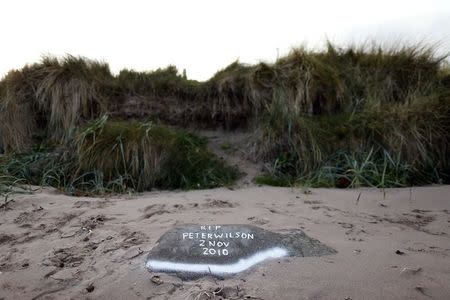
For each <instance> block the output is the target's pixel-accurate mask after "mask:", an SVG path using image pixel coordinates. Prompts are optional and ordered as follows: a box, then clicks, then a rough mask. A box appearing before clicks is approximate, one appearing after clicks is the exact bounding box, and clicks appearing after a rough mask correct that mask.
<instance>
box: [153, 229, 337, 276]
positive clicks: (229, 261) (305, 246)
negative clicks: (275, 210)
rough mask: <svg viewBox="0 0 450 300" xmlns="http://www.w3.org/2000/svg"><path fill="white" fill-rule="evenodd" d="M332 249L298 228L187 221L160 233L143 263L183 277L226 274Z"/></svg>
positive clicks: (325, 253) (324, 253) (155, 269)
mask: <svg viewBox="0 0 450 300" xmlns="http://www.w3.org/2000/svg"><path fill="white" fill-rule="evenodd" d="M334 253H336V251H335V250H334V249H332V248H330V247H328V246H326V245H324V244H322V243H320V242H319V241H318V240H315V239H312V238H310V237H308V236H307V235H306V234H305V233H304V232H303V231H301V230H299V229H295V230H289V231H287V233H286V234H281V233H276V232H271V231H267V230H264V229H262V228H259V227H256V226H253V225H195V224H188V225H183V226H177V227H174V228H173V229H171V230H169V231H167V232H166V233H165V234H164V235H163V236H161V238H160V239H159V240H158V242H157V245H156V246H155V247H154V248H153V249H152V250H151V251H150V253H149V255H148V257H147V262H146V267H147V268H148V269H149V270H150V271H152V272H165V273H175V274H176V275H178V276H179V277H182V278H186V279H189V278H198V277H201V276H205V275H213V276H216V277H226V276H230V275H233V274H237V273H240V272H244V271H246V270H248V269H250V268H251V267H253V266H254V265H256V264H258V263H261V262H263V261H265V260H268V259H274V258H280V257H287V256H301V257H307V256H322V255H329V254H334Z"/></svg>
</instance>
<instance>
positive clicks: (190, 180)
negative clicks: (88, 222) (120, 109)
mask: <svg viewBox="0 0 450 300" xmlns="http://www.w3.org/2000/svg"><path fill="white" fill-rule="evenodd" d="M65 147H66V148H65V149H60V150H58V149H52V150H50V149H46V148H42V149H33V151H30V152H26V153H22V154H13V155H10V157H8V158H6V159H5V160H4V162H3V165H2V169H3V170H4V174H5V176H6V175H7V176H10V177H14V178H18V179H20V180H22V181H23V182H24V183H28V184H33V185H42V186H46V185H47V186H54V187H57V188H59V189H62V190H64V191H65V192H66V193H69V194H75V195H84V194H104V193H124V192H141V191H146V190H152V189H154V188H158V189H161V188H162V189H199V188H212V187H217V186H224V185H229V184H231V183H232V182H233V181H234V180H235V179H236V177H237V175H238V173H237V170H236V169H235V168H233V167H230V166H227V165H226V164H225V163H224V162H223V161H221V160H219V159H218V158H217V157H215V156H214V155H213V154H212V153H211V152H209V151H208V150H207V149H206V141H205V140H203V139H201V138H199V137H197V136H194V135H192V134H189V133H187V132H185V131H182V130H175V129H171V128H169V127H166V126H162V125H156V124H153V123H151V122H148V123H143V122H124V121H109V120H108V118H106V117H102V118H99V119H97V120H95V121H93V122H90V123H88V124H86V125H85V126H83V127H82V128H80V129H79V130H78V131H77V132H76V133H75V134H74V139H73V141H71V142H69V143H68V144H67V145H66V146H65Z"/></svg>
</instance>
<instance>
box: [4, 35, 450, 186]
mask: <svg viewBox="0 0 450 300" xmlns="http://www.w3.org/2000/svg"><path fill="white" fill-rule="evenodd" d="M104 114H107V115H110V116H111V117H112V118H114V120H119V121H115V122H112V121H106V120H105V119H102V118H100V116H102V115H104ZM99 118H100V119H99ZM0 120H1V122H0V136H1V139H0V140H1V142H0V146H1V147H3V149H4V151H5V152H6V153H11V154H10V155H9V156H8V157H15V158H14V159H11V160H10V161H9V162H8V164H12V163H14V162H15V163H18V164H19V165H20V163H21V162H23V161H24V160H25V161H27V160H29V159H35V158H36V157H39V159H37V160H38V161H39V163H38V164H41V165H42V164H44V165H45V164H47V163H49V164H50V165H51V167H48V168H47V169H49V170H52V171H51V172H49V174H52V176H47V175H46V176H37V177H38V178H40V180H41V181H42V180H43V178H45V180H44V181H45V182H44V183H46V184H51V185H62V186H64V187H68V186H70V185H74V186H77V187H76V189H79V187H80V186H81V185H86V186H90V188H92V186H96V185H97V183H98V182H101V185H100V186H101V188H100V189H102V188H105V189H106V188H107V189H112V190H122V189H123V187H124V186H125V187H126V189H128V188H132V189H135V190H146V189H150V188H151V187H155V186H157V187H161V188H174V187H182V188H192V187H197V186H198V187H209V186H217V185H220V184H224V183H225V182H226V183H229V182H230V181H231V178H232V177H233V176H231V175H230V174H231V173H230V172H229V170H228V169H227V167H225V166H224V165H223V164H222V163H219V162H218V161H217V159H216V158H214V157H213V156H212V155H211V154H209V153H208V152H207V151H206V148H205V147H206V146H205V142H204V141H202V140H201V139H198V138H195V137H193V136H191V135H189V134H187V133H185V132H181V131H178V130H174V129H170V128H168V127H165V126H162V125H160V124H168V125H175V126H182V127H186V126H189V127H205V126H206V127H210V128H218V127H223V128H226V129H229V130H232V129H235V128H240V129H246V130H248V131H250V132H251V133H252V138H251V139H250V140H249V143H248V145H243V146H244V147H245V148H246V150H247V151H248V152H249V154H250V156H251V157H252V158H254V159H256V160H259V161H264V162H265V163H266V166H267V168H266V172H265V174H263V176H261V177H259V178H258V179H257V182H259V183H264V184H273V185H295V184H299V183H303V184H309V185H312V186H339V187H355V186H377V187H388V186H404V185H411V184H426V183H433V182H449V181H450V135H449V134H448V132H450V71H449V67H448V66H447V65H445V57H438V56H436V55H435V53H434V49H433V48H432V47H428V46H421V45H416V46H408V47H406V46H405V47H402V46H398V47H393V48H390V49H388V48H383V47H378V46H376V45H373V46H361V47H347V48H338V47H335V46H333V45H332V44H330V43H328V45H327V48H326V50H324V51H313V50H308V49H305V48H299V49H295V50H293V51H292V52H291V53H290V54H289V55H287V56H285V57H282V58H279V59H278V60H277V61H276V62H274V63H270V64H269V63H259V64H257V65H244V64H241V63H239V62H237V61H236V62H234V63H232V64H231V65H229V66H228V67H226V68H225V69H223V70H221V71H219V72H217V73H216V74H215V75H214V76H213V77H212V78H211V79H209V80H208V81H205V82H198V81H195V80H189V79H187V78H186V76H185V75H181V74H179V72H178V70H177V69H176V68H175V67H173V66H169V67H167V68H165V69H158V70H156V71H153V72H135V71H132V70H123V71H121V72H120V73H119V74H118V75H117V76H113V75H112V74H111V73H110V71H109V68H108V66H107V65H106V64H104V63H99V62H95V61H90V60H86V59H83V58H76V57H71V56H69V57H66V58H65V59H63V60H57V59H54V58H45V59H44V60H43V61H42V62H41V63H38V64H34V65H30V66H26V67H24V68H23V69H21V70H15V71H11V72H10V73H9V74H8V75H7V76H6V77H5V78H4V79H3V80H1V81H0ZM129 120H137V121H131V122H129ZM145 120H152V122H151V123H142V122H138V121H145ZM86 124H88V125H86ZM42 144H44V145H45V144H49V145H53V146H52V147H51V149H52V150H51V151H48V150H46V151H38V152H36V151H31V152H30V149H33V145H42ZM61 149H64V150H61ZM171 149H172V150H171ZM174 149H176V150H174ZM193 149H197V150H198V152H197V150H195V151H193ZM199 149H202V150H199ZM24 151H25V152H26V153H33V154H32V155H31V156H32V157H29V154H27V155H22V154H20V155H19V154H14V153H20V152H24ZM198 153H201V154H198ZM197 154H198V155H197ZM35 156H36V157H35ZM104 157H109V158H112V159H109V160H106V159H104ZM55 158H58V159H55ZM186 158H189V159H188V160H187V161H188V163H186V164H185V162H186ZM43 161H45V162H46V163H44V162H43ZM191 162H194V163H191ZM27 164H28V165H31V166H32V165H33V164H34V162H33V163H30V162H27ZM19 169H20V168H19ZM37 169H39V168H37ZM205 170H210V171H208V172H206V173H205ZM220 170H222V172H220ZM26 172H30V170H27V171H26ZM26 172H25V173H26ZM52 172H53V173H58V174H53V173H52ZM13 173H14V172H13ZM181 173H182V174H181ZM62 174H63V175H62ZM68 174H72V175H70V176H68ZM73 174H76V176H78V177H77V178H74V176H75V175H73ZM87 174H89V175H87ZM205 174H207V175H205ZM12 175H13V176H16V175H15V174H12ZM25 175H26V176H25ZM25 175H23V176H22V175H21V176H19V178H28V177H27V176H31V175H30V174H28V175H27V174H25ZM188 175H189V176H188ZM53 177H55V178H57V180H56V179H52V178H53ZM66 177H67V178H66ZM27 180H28V181H31V182H36V180H34V179H33V180H31V179H27ZM52 180H56V181H60V182H61V183H58V184H56V183H52ZM79 182H82V183H83V184H81V183H80V184H79ZM93 182H95V183H96V184H93ZM118 187H120V188H118ZM74 189H75V188H74Z"/></svg>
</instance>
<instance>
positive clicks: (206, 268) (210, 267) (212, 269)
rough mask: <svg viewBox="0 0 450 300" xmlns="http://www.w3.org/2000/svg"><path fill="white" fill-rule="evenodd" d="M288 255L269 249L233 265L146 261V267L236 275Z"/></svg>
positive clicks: (277, 249) (161, 269) (160, 270)
mask: <svg viewBox="0 0 450 300" xmlns="http://www.w3.org/2000/svg"><path fill="white" fill-rule="evenodd" d="M287 255H288V251H287V250H286V249H283V248H280V247H274V248H270V249H267V250H264V251H261V252H257V253H255V254H253V255H252V256H250V257H247V258H242V259H240V260H239V261H238V262H236V263H233V264H223V265H217V264H195V263H174V262H170V261H160V260H148V261H147V263H146V267H147V268H148V269H150V270H151V271H154V272H163V271H165V272H188V273H202V274H209V273H211V274H212V275H227V274H236V273H239V272H242V271H245V270H247V269H249V268H250V267H252V266H254V265H256V264H258V263H260V262H262V261H264V260H266V259H270V258H280V257H284V256H287Z"/></svg>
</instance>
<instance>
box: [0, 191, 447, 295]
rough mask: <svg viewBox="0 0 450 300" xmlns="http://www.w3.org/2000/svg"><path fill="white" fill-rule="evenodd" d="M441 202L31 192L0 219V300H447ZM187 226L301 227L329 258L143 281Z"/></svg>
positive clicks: (308, 195) (437, 197)
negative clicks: (174, 234)
mask: <svg viewBox="0 0 450 300" xmlns="http://www.w3.org/2000/svg"><path fill="white" fill-rule="evenodd" d="M449 194H450V186H427V187H414V188H402V189H386V190H384V191H383V190H379V189H369V188H368V189H351V190H337V189H297V188H275V187H265V186H252V185H249V186H242V187H240V188H238V189H234V190H232V189H227V188H220V189H212V190H197V191H189V192H184V191H174V192H149V193H143V194H140V195H130V196H116V197H110V198H83V197H69V196H66V195H63V194H61V193H60V192H58V191H57V190H54V189H47V188H46V189H42V190H41V189H38V190H36V191H35V192H33V194H29V195H16V196H15V197H13V198H14V202H12V203H10V204H9V205H8V206H7V207H8V209H7V210H2V211H1V212H0V271H1V272H0V299H241V298H244V299H380V298H384V299H449V297H450V284H449V283H450V259H449V255H450V237H449V234H450V215H449V213H450V203H449V196H448V195H449ZM187 223H194V224H251V225H256V226H259V227H261V228H263V229H266V230H270V231H274V232H280V233H282V232H284V231H286V230H289V229H302V230H304V232H305V233H306V234H307V235H309V236H310V237H312V238H315V239H318V240H319V241H320V242H322V243H324V244H326V245H327V246H329V247H332V248H334V249H335V250H336V251H337V254H335V255H329V256H323V257H305V258H303V257H295V258H294V257H289V258H282V259H276V260H271V261H266V262H263V263H261V264H258V265H257V266H255V267H253V268H252V269H250V270H249V271H246V272H244V273H240V274H238V275H236V276H233V277H231V278H228V279H225V280H219V279H215V278H212V277H204V278H201V279H197V280H193V281H183V280H181V279H179V278H177V277H175V276H172V275H168V274H152V273H151V272H149V271H148V270H147V269H146V268H145V260H146V256H147V253H148V251H149V250H150V249H152V247H153V246H154V245H155V243H156V241H157V240H158V239H159V237H160V236H161V235H162V234H163V233H164V232H166V231H167V230H169V229H171V228H172V227H173V226H174V225H180V224H187ZM153 276H160V277H159V278H160V280H159V281H156V280H154V279H155V278H158V277H153ZM152 277H153V280H152Z"/></svg>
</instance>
